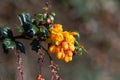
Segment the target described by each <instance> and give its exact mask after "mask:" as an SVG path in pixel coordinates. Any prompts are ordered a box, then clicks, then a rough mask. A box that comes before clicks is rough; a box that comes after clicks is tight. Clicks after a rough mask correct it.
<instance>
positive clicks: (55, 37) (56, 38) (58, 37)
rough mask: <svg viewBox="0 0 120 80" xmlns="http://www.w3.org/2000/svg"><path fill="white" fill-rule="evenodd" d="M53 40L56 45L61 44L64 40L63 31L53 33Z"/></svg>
mask: <svg viewBox="0 0 120 80" xmlns="http://www.w3.org/2000/svg"><path fill="white" fill-rule="evenodd" d="M51 40H52V41H53V42H55V44H56V45H59V44H60V43H61V41H63V40H64V37H63V35H62V33H56V34H54V33H53V34H51Z"/></svg>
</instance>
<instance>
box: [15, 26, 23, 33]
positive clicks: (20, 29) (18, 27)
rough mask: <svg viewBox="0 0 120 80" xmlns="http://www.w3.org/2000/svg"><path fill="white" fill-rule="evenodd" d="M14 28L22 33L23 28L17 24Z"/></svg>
mask: <svg viewBox="0 0 120 80" xmlns="http://www.w3.org/2000/svg"><path fill="white" fill-rule="evenodd" d="M16 28H17V29H18V30H19V32H21V33H23V32H24V29H23V28H22V27H20V26H19V25H16Z"/></svg>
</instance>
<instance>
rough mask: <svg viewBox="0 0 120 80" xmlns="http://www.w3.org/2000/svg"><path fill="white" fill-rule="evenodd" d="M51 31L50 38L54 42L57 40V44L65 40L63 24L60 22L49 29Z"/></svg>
mask: <svg viewBox="0 0 120 80" xmlns="http://www.w3.org/2000/svg"><path fill="white" fill-rule="evenodd" d="M49 30H50V32H51V35H50V38H51V40H52V41H53V42H55V44H56V45H59V44H60V43H61V41H63V40H64V36H63V34H62V31H63V29H62V25H60V24H54V27H53V28H50V29H49Z"/></svg>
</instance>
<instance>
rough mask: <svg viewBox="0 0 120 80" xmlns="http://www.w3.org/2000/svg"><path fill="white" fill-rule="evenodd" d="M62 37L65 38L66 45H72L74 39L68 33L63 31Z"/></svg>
mask: <svg viewBox="0 0 120 80" xmlns="http://www.w3.org/2000/svg"><path fill="white" fill-rule="evenodd" d="M63 35H64V37H65V40H66V41H67V42H68V43H70V44H71V43H72V44H74V42H75V38H74V36H73V35H71V34H70V32H67V31H64V32H63Z"/></svg>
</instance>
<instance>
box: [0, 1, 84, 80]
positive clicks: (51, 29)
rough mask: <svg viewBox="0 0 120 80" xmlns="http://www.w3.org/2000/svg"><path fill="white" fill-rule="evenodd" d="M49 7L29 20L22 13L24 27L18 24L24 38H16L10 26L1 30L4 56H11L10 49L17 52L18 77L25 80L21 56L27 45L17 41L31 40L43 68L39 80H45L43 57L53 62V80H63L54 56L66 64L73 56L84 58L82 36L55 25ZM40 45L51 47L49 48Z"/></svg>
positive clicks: (21, 19) (28, 15)
mask: <svg viewBox="0 0 120 80" xmlns="http://www.w3.org/2000/svg"><path fill="white" fill-rule="evenodd" d="M48 8H49V4H48V3H46V7H44V11H45V12H44V13H38V14H37V15H36V18H35V19H33V18H31V17H30V14H29V13H22V14H20V15H19V20H20V22H21V25H16V28H17V29H18V30H19V32H20V33H21V35H16V36H14V35H13V34H14V33H13V31H12V30H11V29H10V28H9V27H7V26H3V27H0V40H1V41H2V47H3V51H4V53H8V52H9V49H15V55H16V56H17V63H18V67H17V69H18V76H17V77H16V80H18V79H19V78H20V77H21V79H22V80H24V77H23V70H22V57H21V54H20V53H25V52H26V51H25V46H24V44H23V43H22V42H20V41H17V40H18V39H27V40H31V43H30V46H31V49H32V50H34V51H36V53H38V54H37V55H38V56H39V58H38V63H39V66H40V72H39V73H38V76H37V80H45V78H43V76H42V68H41V67H42V64H43V62H44V55H48V56H49V59H50V66H49V67H50V70H51V73H52V76H51V78H50V80H54V79H56V80H62V78H61V77H60V76H59V75H58V73H57V69H58V68H57V67H58V66H57V65H56V64H55V63H54V62H53V59H52V57H51V54H53V55H55V56H56V57H57V58H58V59H59V60H62V61H64V62H66V63H68V62H70V61H72V59H73V56H74V55H77V54H79V55H81V54H82V52H83V51H85V49H84V48H83V46H81V45H80V44H79V43H78V40H79V38H80V37H79V33H77V32H71V31H66V30H64V29H63V27H62V25H61V24H58V23H55V22H54V21H55V20H54V17H55V13H54V12H49V11H48ZM41 42H44V44H47V45H48V48H47V49H46V48H45V47H44V46H43V45H42V44H41Z"/></svg>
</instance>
